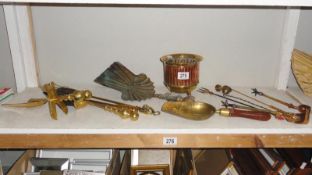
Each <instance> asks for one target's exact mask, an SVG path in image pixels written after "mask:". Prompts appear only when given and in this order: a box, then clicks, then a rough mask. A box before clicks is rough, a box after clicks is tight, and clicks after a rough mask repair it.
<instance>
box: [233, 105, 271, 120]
mask: <svg viewBox="0 0 312 175" xmlns="http://www.w3.org/2000/svg"><path fill="white" fill-rule="evenodd" d="M230 116H231V117H244V118H249V119H253V120H261V121H267V120H270V119H271V114H270V113H268V112H262V111H248V110H241V109H235V108H231V109H230Z"/></svg>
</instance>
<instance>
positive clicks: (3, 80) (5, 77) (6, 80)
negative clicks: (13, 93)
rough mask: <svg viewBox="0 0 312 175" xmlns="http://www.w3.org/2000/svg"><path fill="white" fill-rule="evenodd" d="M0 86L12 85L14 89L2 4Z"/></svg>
mask: <svg viewBox="0 0 312 175" xmlns="http://www.w3.org/2000/svg"><path fill="white" fill-rule="evenodd" d="M0 87H12V88H14V89H15V90H16V84H15V78H14V71H13V65H12V57H11V52H10V46H9V40H8V34H7V29H6V25H5V18H4V12H3V6H2V5H1V6H0Z"/></svg>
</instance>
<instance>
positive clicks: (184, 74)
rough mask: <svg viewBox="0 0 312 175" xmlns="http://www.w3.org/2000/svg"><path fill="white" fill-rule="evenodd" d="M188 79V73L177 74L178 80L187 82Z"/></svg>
mask: <svg viewBox="0 0 312 175" xmlns="http://www.w3.org/2000/svg"><path fill="white" fill-rule="evenodd" d="M188 79H190V73H189V72H178V80H188Z"/></svg>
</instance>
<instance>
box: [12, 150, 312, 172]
mask: <svg viewBox="0 0 312 175" xmlns="http://www.w3.org/2000/svg"><path fill="white" fill-rule="evenodd" d="M311 157H312V152H311V149H294V148H287V149H285V148H269V149H267V148H266V149H263V148H261V149H257V148H243V149H233V148H231V149H228V148H211V149H189V148H187V149H186V148H184V149H132V150H130V149H39V150H27V151H26V152H25V153H24V154H23V155H22V156H21V157H20V159H18V160H17V161H16V163H15V164H14V165H13V166H12V168H11V169H10V171H9V172H8V173H7V175H17V174H23V175H82V174H83V175H142V174H148V175H250V174H254V175H264V174H267V175H283V174H287V175H310V174H311V173H312V164H311V161H310V160H311ZM75 165H79V166H75Z"/></svg>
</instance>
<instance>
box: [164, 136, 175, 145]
mask: <svg viewBox="0 0 312 175" xmlns="http://www.w3.org/2000/svg"><path fill="white" fill-rule="evenodd" d="M177 144H178V138H177V137H163V145H165V146H175V145H177Z"/></svg>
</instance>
